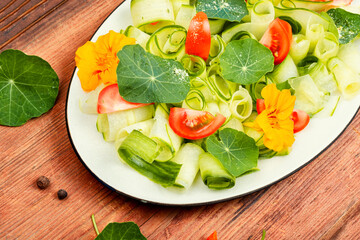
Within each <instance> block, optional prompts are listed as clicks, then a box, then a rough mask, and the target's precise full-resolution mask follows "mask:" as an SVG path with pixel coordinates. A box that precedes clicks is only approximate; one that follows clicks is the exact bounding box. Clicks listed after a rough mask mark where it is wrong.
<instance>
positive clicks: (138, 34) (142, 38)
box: [124, 25, 150, 49]
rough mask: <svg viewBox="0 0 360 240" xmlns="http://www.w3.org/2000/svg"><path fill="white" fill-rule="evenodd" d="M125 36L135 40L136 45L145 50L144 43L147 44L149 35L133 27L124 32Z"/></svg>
mask: <svg viewBox="0 0 360 240" xmlns="http://www.w3.org/2000/svg"><path fill="white" fill-rule="evenodd" d="M124 34H125V36H127V37H131V38H135V39H136V43H138V44H139V45H140V46H142V47H143V48H144V49H145V48H146V43H147V42H148V40H149V38H150V35H149V34H147V33H145V32H143V31H141V30H140V29H138V28H136V27H134V26H131V25H130V26H128V27H127V28H126V30H125V32H124Z"/></svg>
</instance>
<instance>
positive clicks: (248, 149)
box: [206, 128, 259, 177]
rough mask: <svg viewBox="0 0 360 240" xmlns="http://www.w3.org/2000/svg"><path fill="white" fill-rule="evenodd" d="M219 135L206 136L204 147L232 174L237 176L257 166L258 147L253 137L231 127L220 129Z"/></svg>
mask: <svg viewBox="0 0 360 240" xmlns="http://www.w3.org/2000/svg"><path fill="white" fill-rule="evenodd" d="M219 137H220V140H219V139H217V138H216V137H215V136H214V135H211V136H210V137H208V138H207V140H206V148H207V150H208V152H209V153H211V154H212V155H213V156H214V157H216V158H217V159H219V161H220V162H221V163H222V164H223V166H224V167H225V168H226V169H227V170H228V171H229V172H230V173H231V174H232V175H234V176H235V177H238V176H240V175H242V174H244V173H246V172H248V171H251V170H253V169H254V168H256V167H257V161H258V158H259V148H258V147H257V146H256V144H255V140H254V139H253V138H251V137H249V136H247V135H246V134H245V133H243V132H240V131H237V130H235V129H231V128H225V129H223V130H221V131H220V132H219Z"/></svg>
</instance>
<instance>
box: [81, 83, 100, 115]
mask: <svg viewBox="0 0 360 240" xmlns="http://www.w3.org/2000/svg"><path fill="white" fill-rule="evenodd" d="M104 87H105V85H104V84H100V85H99V86H98V87H97V88H96V89H95V90H93V91H91V92H88V93H84V96H83V97H81V98H80V99H79V108H80V110H81V111H82V112H83V113H88V114H97V113H98V112H97V102H98V98H99V93H100V92H101V90H102V89H103V88H104Z"/></svg>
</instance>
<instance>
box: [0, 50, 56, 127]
mask: <svg viewBox="0 0 360 240" xmlns="http://www.w3.org/2000/svg"><path fill="white" fill-rule="evenodd" d="M58 92H59V78H58V76H57V74H56V72H55V71H54V70H53V69H52V68H51V66H50V64H49V63H48V62H46V61H45V60H43V59H41V58H40V57H37V56H29V55H26V54H24V53H23V52H21V51H19V50H13V49H9V50H5V51H3V52H2V53H1V54H0V125H5V126H20V125H23V124H24V123H26V122H27V121H28V120H29V119H31V118H34V117H39V116H40V115H42V114H44V113H45V112H47V111H49V110H50V109H51V108H52V107H53V106H54V104H55V100H56V97H57V95H58Z"/></svg>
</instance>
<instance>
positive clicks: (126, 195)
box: [65, 0, 360, 207]
mask: <svg viewBox="0 0 360 240" xmlns="http://www.w3.org/2000/svg"><path fill="white" fill-rule="evenodd" d="M126 1H128V0H124V1H123V2H121V3H120V4H119V5H118V6H117V7H116V8H114V10H113V11H111V12H110V13H109V14H108V16H107V17H106V18H105V19H104V20H103V22H102V23H101V24H100V25H99V26H98V28H97V29H96V30H95V32H94V33H93V35H92V36H91V37H90V39H92V38H93V37H94V36H95V35H96V34H97V32H98V31H99V29H100V28H101V27H102V26H103V24H104V23H105V22H106V21H107V20H108V18H109V17H110V16H112V14H113V13H114V12H115V11H116V10H117V9H118V8H119V7H121V5H122V4H123V3H125V2H126ZM76 69H77V67H76V66H75V67H74V70H73V73H72V75H71V79H70V82H69V84H68V89H67V93H66V101H65V124H66V131H67V134H68V138H69V140H70V144H71V146H72V148H73V150H74V152H75V154H76V156H77V158H78V159H79V160H80V162H81V163H82V165H83V166H84V167H85V168H86V169H87V171H89V172H90V173H91V175H92V176H94V177H95V179H96V180H97V181H99V182H100V183H101V184H102V185H104V186H105V187H107V188H108V189H110V190H112V191H114V192H116V193H117V194H120V195H123V196H125V197H129V198H132V199H135V200H138V201H140V202H142V203H149V204H154V205H160V206H178V207H194V206H205V205H212V204H216V203H221V202H226V201H230V200H234V199H237V198H240V197H244V196H247V195H250V194H252V193H255V192H259V191H261V190H263V189H266V188H269V187H270V186H272V185H274V184H276V183H278V182H280V181H282V180H284V179H286V178H288V177H289V176H291V175H293V174H295V173H296V172H298V171H299V170H301V169H302V168H304V167H305V166H307V165H308V164H310V163H311V162H312V161H314V160H315V159H316V158H318V157H319V156H320V155H321V154H322V153H323V152H324V151H326V150H327V149H328V148H329V147H330V146H331V145H333V144H334V142H336V141H337V140H338V138H339V137H340V136H341V135H342V134H343V133H344V132H345V131H346V130H347V128H348V127H349V125H350V124H351V123H352V122H353V120H354V119H355V117H356V115H357V114H358V113H359V111H360V106H359V107H358V109H357V110H356V111H355V113H354V115H353V116H352V117H351V119H350V121H349V122H348V123H347V124H346V126H345V127H344V128H343V129H342V131H341V132H340V133H339V134H338V135H337V136H336V137H335V138H334V139H333V140H332V141H331V142H330V143H329V144H328V145H327V146H326V147H324V148H323V149H322V150H321V151H320V152H319V153H318V154H316V155H315V156H314V157H312V158H311V159H310V160H308V161H307V162H306V163H304V164H302V165H300V166H299V167H297V168H296V169H295V170H293V171H291V172H289V173H288V174H286V175H284V176H283V177H280V178H279V179H277V180H275V181H272V182H270V183H268V184H266V185H264V186H262V187H259V188H256V189H253V190H251V191H248V192H246V193H241V194H236V195H234V196H231V197H225V198H222V199H219V200H212V201H207V202H199V203H184V204H180V203H166V202H161V201H151V200H146V199H142V198H139V197H136V196H133V195H131V194H128V193H125V192H123V191H120V190H118V189H115V188H114V187H112V186H110V185H109V184H107V183H105V182H104V181H103V180H102V179H101V178H100V177H98V176H97V175H96V174H95V173H94V172H93V171H92V170H91V169H90V168H89V167H88V165H87V164H86V163H85V161H84V160H83V159H82V158H81V156H80V154H79V152H78V150H77V148H76V146H75V144H74V142H73V139H72V137H71V132H70V127H69V119H68V104H69V101H68V100H69V95H70V89H71V84H72V82H73V80H74V75H75V72H76Z"/></svg>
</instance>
